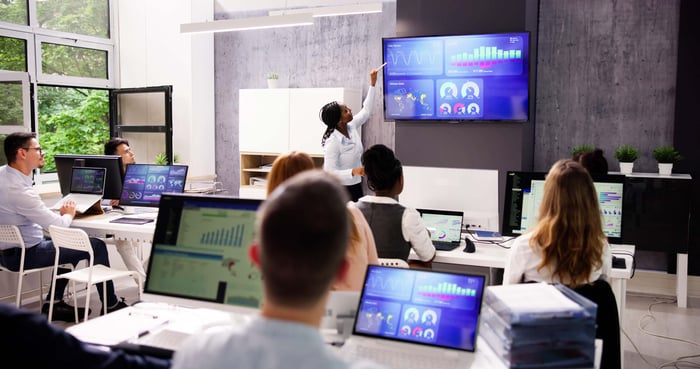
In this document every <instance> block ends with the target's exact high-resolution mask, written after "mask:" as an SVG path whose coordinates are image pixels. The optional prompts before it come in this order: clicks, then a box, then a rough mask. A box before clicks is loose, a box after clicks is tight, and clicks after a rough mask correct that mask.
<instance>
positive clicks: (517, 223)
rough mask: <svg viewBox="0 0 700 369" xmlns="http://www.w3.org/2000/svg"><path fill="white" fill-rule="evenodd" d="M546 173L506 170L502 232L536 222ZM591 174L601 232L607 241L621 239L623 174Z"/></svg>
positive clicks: (523, 228) (522, 229)
mask: <svg viewBox="0 0 700 369" xmlns="http://www.w3.org/2000/svg"><path fill="white" fill-rule="evenodd" d="M546 175H547V173H545V172H516V171H508V172H507V174H506V186H505V196H504V197H505V201H504V207H503V227H502V229H501V233H502V234H503V235H504V236H519V235H521V234H523V233H525V232H526V231H527V230H529V229H530V228H531V227H532V226H533V225H534V224H535V223H537V217H538V216H539V208H540V203H541V202H542V196H543V194H544V180H545V176H546ZM592 177H593V184H594V185H595V188H596V191H597V192H598V205H599V206H600V212H601V216H602V220H603V232H605V234H606V235H607V236H608V242H609V243H611V244H619V243H622V219H623V218H622V200H623V188H624V184H625V176H624V175H608V174H596V175H592Z"/></svg>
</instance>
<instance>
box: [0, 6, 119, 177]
mask: <svg viewBox="0 0 700 369" xmlns="http://www.w3.org/2000/svg"><path fill="white" fill-rule="evenodd" d="M27 1H28V12H29V17H28V18H29V19H28V21H29V24H28V25H23V24H17V23H8V22H3V21H0V36H3V37H11V38H18V39H24V40H25V41H26V43H27V48H26V62H27V66H26V67H27V71H26V72H17V71H5V70H0V78H5V77H9V78H12V79H10V81H14V80H21V81H22V91H23V92H22V94H23V109H24V114H23V116H24V120H25V121H24V125H23V126H22V127H21V129H19V128H20V127H19V126H4V128H2V127H0V133H2V132H7V131H9V130H11V131H10V132H8V133H11V132H16V131H18V130H23V131H31V132H36V133H37V136H40V135H41V132H39V131H38V127H39V118H38V116H39V113H38V111H39V106H38V99H37V90H38V88H39V86H50V85H52V86H60V87H76V88H95V89H108V90H112V89H115V88H117V87H118V74H119V58H118V55H117V54H118V46H117V44H118V42H117V39H118V37H117V34H118V33H117V30H118V27H117V21H118V19H117V8H118V4H117V2H116V1H113V0H106V1H107V3H108V11H109V17H108V22H109V25H108V29H109V38H102V37H97V36H88V35H81V34H77V33H70V32H64V31H55V30H49V29H45V28H40V27H38V26H37V24H38V22H37V11H36V10H37V6H36V3H37V1H40V0H27ZM45 42H46V43H52V44H58V45H65V46H75V47H82V48H87V49H94V50H99V51H105V52H106V53H107V66H106V67H107V70H106V72H107V78H105V79H101V78H88V77H74V76H61V75H51V74H44V73H43V71H42V70H41V68H42V67H41V65H42V50H41V45H42V43H45ZM105 124H106V125H107V126H109V124H110V122H109V121H107V122H105ZM35 182H36V184H38V185H39V184H42V183H44V184H45V183H52V182H57V175H56V173H53V172H52V173H41V172H40V173H39V175H37V176H35Z"/></svg>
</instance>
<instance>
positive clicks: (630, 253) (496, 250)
mask: <svg viewBox="0 0 700 369" xmlns="http://www.w3.org/2000/svg"><path fill="white" fill-rule="evenodd" d="M511 242H512V239H511V240H508V241H506V242H503V243H502V245H503V246H500V245H497V244H495V243H482V242H479V241H474V244H475V246H476V251H474V252H472V253H467V252H464V251H462V250H463V249H464V241H462V243H461V244H460V246H459V247H457V248H456V249H453V250H450V251H440V250H438V251H437V253H436V255H435V259H434V260H433V262H434V263H445V264H456V265H470V266H477V267H487V268H501V269H503V268H505V266H506V261H507V260H508V256H509V255H510V243H511ZM610 248H611V252H612V254H613V255H615V256H617V257H622V258H624V259H625V262H626V268H625V269H617V268H613V269H612V270H611V272H610V277H611V278H618V279H630V278H631V277H632V259H633V258H634V252H635V247H634V245H610ZM408 258H409V259H410V260H419V259H418V255H416V254H415V253H414V252H413V250H411V253H410V254H409V256H408Z"/></svg>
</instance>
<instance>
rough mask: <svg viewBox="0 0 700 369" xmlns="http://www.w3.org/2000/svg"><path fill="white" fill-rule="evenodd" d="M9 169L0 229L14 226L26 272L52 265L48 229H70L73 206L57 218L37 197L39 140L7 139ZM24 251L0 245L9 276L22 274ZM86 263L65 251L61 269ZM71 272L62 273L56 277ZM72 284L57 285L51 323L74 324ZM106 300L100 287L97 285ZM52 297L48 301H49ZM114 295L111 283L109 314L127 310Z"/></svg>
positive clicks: (2, 180)
mask: <svg viewBox="0 0 700 369" xmlns="http://www.w3.org/2000/svg"><path fill="white" fill-rule="evenodd" d="M4 150H5V156H6V157H7V165H3V166H2V167H0V224H10V225H16V226H17V227H18V228H19V230H20V233H21V234H22V239H23V240H24V244H25V246H26V247H27V250H26V253H25V259H24V267H25V268H36V267H43V266H52V265H54V259H55V257H56V251H55V249H54V245H53V242H52V241H51V240H50V239H48V238H45V237H44V230H45V229H48V228H49V226H50V225H57V226H61V227H68V226H70V224H71V222H72V221H73V218H74V217H75V203H74V202H72V201H66V202H65V203H64V204H63V206H62V207H61V209H60V210H59V212H58V214H57V213H55V212H53V211H51V210H50V209H49V208H48V207H47V206H46V205H45V204H44V202H43V200H42V199H41V197H40V196H39V193H38V192H37V191H36V190H35V189H34V188H33V186H32V171H34V169H37V168H41V167H43V166H44V152H43V151H42V149H41V146H39V141H37V139H36V134H34V133H30V132H16V133H12V134H9V135H8V136H7V137H6V138H5V144H4ZM90 243H91V244H92V249H93V252H94V256H95V264H103V265H105V266H109V257H108V255H107V246H106V245H105V243H104V242H103V241H101V240H99V239H96V238H91V239H90ZM20 257H21V249H20V248H19V247H17V246H16V245H9V244H2V243H0V264H2V265H3V266H5V267H6V268H9V269H11V270H19V264H20ZM87 258H88V254H87V253H86V252H82V251H75V250H61V253H60V257H59V264H68V263H70V264H72V265H73V266H74V267H75V266H76V265H77V264H78V262H80V261H81V260H85V259H87ZM65 272H68V270H67V269H65V268H59V270H58V274H62V273H65ZM67 284H68V280H67V279H59V280H58V281H56V296H55V298H56V302H55V303H54V310H53V319H55V320H62V321H67V322H70V321H73V320H74V319H75V317H74V315H73V314H74V313H73V307H72V306H70V305H68V304H66V303H65V302H63V293H64V290H65V288H66V285H67ZM97 289H98V291H99V295H100V298H102V296H103V294H102V284H97ZM50 297H51V296H50V295H48V296H47V300H48V299H49V298H50ZM126 306H127V305H126V303H124V302H123V300H122V301H119V299H117V296H116V295H115V293H114V284H113V283H112V282H111V281H109V282H107V312H112V311H115V310H118V309H121V308H124V307H126ZM48 310H49V303H48V302H47V303H45V304H44V306H42V308H41V311H42V313H48ZM78 310H79V312H78V316H81V317H82V316H84V312H85V311H84V310H83V309H78Z"/></svg>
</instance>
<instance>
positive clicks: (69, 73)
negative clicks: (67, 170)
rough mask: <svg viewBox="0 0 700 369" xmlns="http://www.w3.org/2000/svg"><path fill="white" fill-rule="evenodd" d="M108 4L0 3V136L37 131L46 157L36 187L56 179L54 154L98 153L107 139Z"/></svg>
mask: <svg viewBox="0 0 700 369" xmlns="http://www.w3.org/2000/svg"><path fill="white" fill-rule="evenodd" d="M113 5H114V4H113V3H112V2H110V1H109V0H0V134H7V133H10V132H15V131H18V130H27V131H28V130H31V131H34V132H37V135H38V138H39V142H40V144H41V146H42V148H43V149H44V151H45V152H46V165H45V166H44V168H42V170H41V173H40V175H39V176H38V178H36V180H37V183H41V182H45V181H51V180H55V179H56V176H55V174H54V173H52V172H54V171H55V164H54V162H53V155H54V154H56V153H67V154H68V153H76V154H102V152H103V148H104V146H103V144H104V142H105V141H106V140H107V139H108V138H109V90H110V89H112V88H113V87H114V86H115V83H116V82H115V80H114V76H115V73H114V70H115V68H116V66H115V60H116V58H115V56H114V40H113V39H112V37H111V35H112V34H113V32H112V30H111V27H112V23H113V19H112V14H114V12H112V11H111V7H112V6H113ZM9 71H12V72H13V73H18V74H20V75H24V76H25V77H24V79H23V80H20V79H18V78H17V77H16V76H17V75H12V77H8V75H7V73H10V72H9ZM29 91H32V92H31V93H32V95H33V100H32V99H30V98H29V97H28V96H29ZM25 94H26V95H25ZM32 101H33V103H32ZM32 110H33V112H32ZM1 139H2V137H0V140H1Z"/></svg>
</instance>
